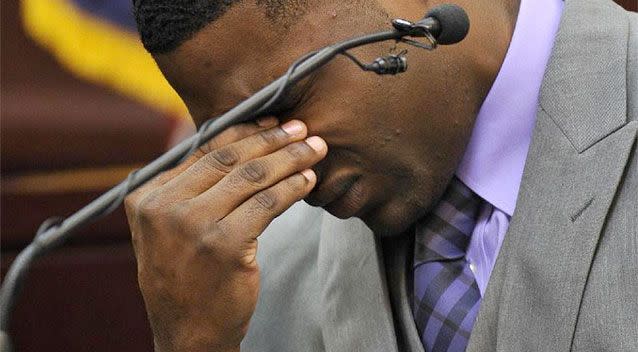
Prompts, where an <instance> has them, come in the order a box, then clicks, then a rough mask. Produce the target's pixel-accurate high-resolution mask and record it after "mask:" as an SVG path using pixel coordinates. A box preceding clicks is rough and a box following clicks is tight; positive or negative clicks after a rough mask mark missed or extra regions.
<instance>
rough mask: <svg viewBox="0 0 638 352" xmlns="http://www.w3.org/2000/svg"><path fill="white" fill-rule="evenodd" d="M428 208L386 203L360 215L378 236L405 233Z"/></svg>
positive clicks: (392, 235)
mask: <svg viewBox="0 0 638 352" xmlns="http://www.w3.org/2000/svg"><path fill="white" fill-rule="evenodd" d="M425 213H426V210H425V209H420V208H417V207H410V206H408V205H386V206H384V207H381V208H379V209H378V210H375V211H371V212H370V213H367V214H365V215H364V216H362V217H360V218H361V220H363V222H364V223H365V224H366V225H368V227H369V228H370V229H371V230H372V231H373V232H374V234H375V235H376V236H377V237H383V238H384V237H394V236H400V235H402V234H404V233H405V232H406V231H407V230H408V229H409V228H410V227H411V226H412V225H413V224H414V223H415V222H416V221H417V220H418V219H420V218H421V217H422V216H423V215H425Z"/></svg>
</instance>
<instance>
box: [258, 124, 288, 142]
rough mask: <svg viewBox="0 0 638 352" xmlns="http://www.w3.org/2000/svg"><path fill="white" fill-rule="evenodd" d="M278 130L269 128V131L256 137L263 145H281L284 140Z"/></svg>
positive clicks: (262, 132)
mask: <svg viewBox="0 0 638 352" xmlns="http://www.w3.org/2000/svg"><path fill="white" fill-rule="evenodd" d="M282 132H283V131H282V130H281V129H280V128H271V129H269V130H265V131H261V132H259V133H258V134H257V135H258V136H259V139H260V140H261V142H262V143H263V144H264V145H273V144H279V143H281V142H282V141H283V140H284V138H283V135H284V133H282Z"/></svg>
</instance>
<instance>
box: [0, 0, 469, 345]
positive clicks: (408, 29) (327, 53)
mask: <svg viewBox="0 0 638 352" xmlns="http://www.w3.org/2000/svg"><path fill="white" fill-rule="evenodd" d="M459 24H460V25H459ZM393 26H394V29H392V30H386V31H382V32H378V33H373V34H369V35H364V36H360V37H355V38H353V39H349V40H346V41H343V42H340V43H337V44H334V45H330V46H327V47H325V48H323V49H321V50H318V51H316V52H313V53H310V54H308V55H306V56H304V57H302V58H301V59H300V60H298V61H297V62H295V63H294V64H293V65H292V66H291V67H290V69H289V70H288V72H287V73H286V74H285V75H283V76H282V77H280V78H278V79H277V80H275V81H274V82H272V83H270V84H268V85H267V86H266V87H264V88H262V89H261V90H260V91H258V92H257V93H255V94H254V95H253V96H251V97H249V98H248V99H246V100H244V101H243V102H241V103H240V104H239V105H237V106H235V107H234V108H233V109H231V110H229V111H228V112H226V113H225V114H223V115H222V116H219V117H216V118H212V119H210V120H208V121H207V122H205V123H204V124H203V125H202V126H201V127H200V129H199V131H198V133H197V134H195V135H193V136H192V137H190V138H188V139H186V140H185V141H183V142H181V143H180V144H178V145H177V146H175V147H173V148H172V149H170V150H169V151H167V152H166V153H165V154H163V155H161V156H160V157H159V158H157V159H155V160H154V161H153V162H151V163H150V164H148V165H146V166H144V167H143V168H141V169H138V170H136V171H134V172H132V173H131V174H130V175H129V177H128V178H127V179H126V180H125V181H123V182H121V183H120V184H118V185H117V186H115V187H113V188H112V189H110V190H109V191H107V192H106V193H104V194H103V195H102V196H100V197H99V198H97V199H95V200H94V201H92V202H91V203H89V204H88V205H86V206H85V207H83V208H82V209H80V210H79V211H77V212H76V213H74V214H73V215H71V216H69V217H68V218H66V219H57V218H56V219H50V220H47V221H45V223H43V224H42V226H41V227H40V230H38V233H37V235H36V236H35V238H34V240H33V242H31V243H30V244H29V245H28V246H27V247H26V248H25V249H24V250H23V251H22V252H20V254H19V255H18V256H17V257H16V259H15V260H14V262H13V264H12V265H11V267H10V269H9V271H8V272H7V274H6V276H5V278H4V282H3V284H2V288H1V290H0V329H1V333H2V334H3V335H4V336H3V338H4V339H7V338H8V335H7V331H8V325H9V321H10V316H11V313H12V312H13V308H14V305H15V300H16V298H17V295H18V293H19V291H20V288H21V285H22V282H23V281H24V279H25V277H26V274H27V272H28V269H29V267H30V265H31V263H32V262H33V260H34V259H36V258H37V257H39V256H41V255H43V254H45V253H46V252H47V251H50V250H51V249H53V248H56V247H57V246H59V245H61V244H62V243H63V242H64V241H65V240H66V239H67V238H68V237H69V236H70V235H71V234H72V233H73V231H74V230H76V229H78V228H79V227H81V226H83V225H86V224H88V223H91V222H93V221H95V220H97V219H99V218H100V217H102V216H104V215H107V214H109V213H110V212H112V211H113V210H115V209H116V208H117V207H118V206H119V205H121V204H122V202H123V200H124V198H125V197H126V195H127V194H129V193H130V192H132V191H134V190H135V189H137V188H138V187H140V186H141V185H143V184H144V183H145V182H147V181H149V180H150V179H152V178H154V177H155V176H156V175H158V174H159V173H161V172H162V171H165V170H167V169H169V168H171V167H174V166H176V165H177V164H179V163H180V162H181V161H183V160H184V159H185V158H186V157H188V156H189V155H190V154H191V153H192V152H193V151H194V150H196V149H197V148H199V147H200V146H201V145H203V144H204V143H206V142H207V141H209V140H210V139H211V138H213V137H215V136H216V135H217V134H218V133H220V132H221V131H223V130H225V129H226V128H228V127H230V126H232V125H235V124H237V123H241V122H246V121H249V120H251V119H254V118H256V117H257V116H259V115H260V114H261V113H264V112H267V110H268V108H269V107H270V106H271V105H272V104H273V103H274V102H276V101H277V99H279V97H280V96H282V95H283V94H285V91H286V88H288V87H289V86H291V85H293V84H295V83H297V82H299V81H300V80H302V79H303V78H304V77H307V76H308V75H309V74H311V73H312V72H314V71H315V70H317V69H318V68H320V67H322V66H323V65H325V64H326V63H327V62H329V61H330V60H332V59H333V58H334V57H335V56H337V55H340V54H344V55H346V56H347V57H348V58H350V59H351V60H353V61H355V62H356V63H357V64H358V65H359V66H360V67H361V68H362V69H364V70H367V71H373V72H376V73H378V74H396V73H400V72H403V71H405V70H406V69H407V61H406V58H405V56H404V55H405V52H402V53H401V54H399V55H389V56H386V57H383V58H378V59H377V60H375V61H374V63H372V64H362V63H361V62H359V61H358V60H357V59H356V58H355V57H354V56H352V55H351V54H348V53H347V52H346V51H347V50H349V49H352V48H356V47H359V46H362V45H366V44H370V43H376V42H382V41H387V40H395V41H401V42H405V43H406V44H409V45H413V46H417V47H419V48H425V49H430V50H431V49H434V48H435V47H436V45H437V38H441V39H443V40H439V44H454V43H456V42H459V41H461V40H462V39H463V38H464V37H465V34H466V33H467V31H468V29H469V20H468V19H467V15H466V14H465V12H464V11H463V9H461V8H460V7H458V6H455V5H442V6H439V7H437V8H435V9H434V10H432V11H430V12H429V13H428V16H426V18H425V19H423V20H421V21H419V22H416V23H412V22H409V21H406V20H394V21H393ZM450 36H452V37H454V39H453V40H451V41H450V40H449V39H448V38H449V37H450ZM407 37H425V38H426V39H427V41H428V43H423V42H419V41H415V40H413V39H407ZM5 342H6V341H5Z"/></svg>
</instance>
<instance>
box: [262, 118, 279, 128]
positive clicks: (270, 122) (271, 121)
mask: <svg viewBox="0 0 638 352" xmlns="http://www.w3.org/2000/svg"><path fill="white" fill-rule="evenodd" d="M278 122H279V121H277V118H276V117H273V116H266V117H260V118H258V119H257V126H259V127H272V126H275V125H276V124H277V123H278Z"/></svg>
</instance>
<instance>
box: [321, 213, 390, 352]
mask: <svg viewBox="0 0 638 352" xmlns="http://www.w3.org/2000/svg"><path fill="white" fill-rule="evenodd" d="M320 236H321V238H320V242H319V256H318V263H317V267H318V273H319V281H320V283H319V287H321V290H322V292H321V294H320V297H321V302H320V307H321V308H322V310H323V312H322V317H321V330H322V334H323V340H324V344H325V348H326V351H388V352H393V351H397V345H396V336H395V333H394V325H393V321H392V311H391V308H390V302H389V298H388V293H387V288H386V283H385V273H384V271H383V270H384V268H383V260H382V258H381V253H380V247H379V246H378V245H377V239H376V238H375V237H374V235H373V234H372V231H371V230H370V229H368V227H366V226H365V224H364V223H363V222H362V221H360V220H358V219H350V220H345V221H344V220H339V219H337V218H335V217H333V216H331V215H329V214H328V213H325V214H324V217H323V221H322V225H321V235H320Z"/></svg>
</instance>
